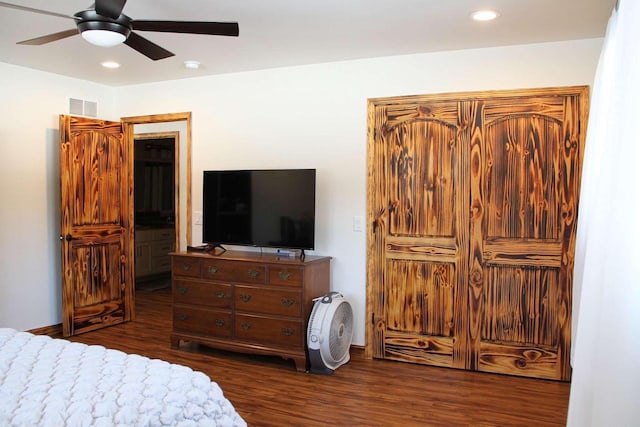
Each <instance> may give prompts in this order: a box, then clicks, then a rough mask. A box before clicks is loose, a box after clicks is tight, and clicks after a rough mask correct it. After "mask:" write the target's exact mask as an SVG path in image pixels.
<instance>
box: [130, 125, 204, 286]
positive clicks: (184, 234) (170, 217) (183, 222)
mask: <svg viewBox="0 0 640 427" xmlns="http://www.w3.org/2000/svg"><path fill="white" fill-rule="evenodd" d="M122 123H123V127H124V133H125V138H126V141H128V144H127V146H128V147H129V154H130V156H129V158H130V164H131V168H132V170H133V169H134V167H135V166H134V164H135V161H136V152H135V148H136V140H145V139H146V142H147V143H148V144H154V145H157V144H160V145H162V144H166V143H167V142H166V140H167V139H173V168H174V169H173V170H174V173H173V185H174V187H173V188H174V191H173V192H172V193H170V194H172V195H173V213H172V214H171V213H170V209H160V210H161V211H162V212H160V213H159V214H158V215H150V218H149V217H147V218H145V219H143V222H145V221H146V222H147V225H153V224H148V223H149V222H154V221H156V224H155V225H157V221H165V223H164V224H163V225H167V224H168V223H169V222H173V224H170V225H172V227H169V228H170V233H168V232H167V231H166V230H164V232H161V233H162V235H161V236H155V237H156V238H157V239H156V241H158V239H159V240H164V243H163V244H158V245H155V246H156V247H157V249H156V250H157V251H158V250H159V251H160V253H159V252H155V253H156V254H157V255H158V258H157V260H156V261H155V262H157V263H164V262H167V259H168V257H167V256H166V255H164V256H163V255H162V253H163V252H165V247H166V246H170V247H171V250H169V251H167V252H170V251H173V250H185V249H186V246H187V245H190V244H191V240H192V236H191V234H192V232H191V230H192V223H191V113H189V112H187V113H172V114H158V115H149V116H135V117H124V118H122ZM153 140H162V141H163V142H158V141H153ZM145 148H146V144H144V142H143V148H142V149H143V150H144V149H145ZM148 148H149V149H153V148H152V147H148ZM156 148H161V147H156ZM139 150H140V149H139ZM157 151H158V152H157V154H156V156H159V157H160V160H162V156H164V157H167V156H171V154H169V152H168V150H160V149H159V150H157ZM158 170H160V169H158ZM156 173H162V172H156ZM164 173H165V174H166V172H164ZM134 181H135V179H134V174H131V185H132V186H133V189H134V194H135V192H136V191H135V190H136V188H135V187H136V183H135V182H134ZM151 202H153V201H151ZM156 203H158V201H156ZM166 203H167V199H166V198H165V199H164V200H163V202H162V205H161V207H166V206H167V205H166ZM136 205H137V204H136V203H135V201H134V203H132V208H131V211H130V221H131V224H136V219H137V220H138V222H140V219H142V217H141V216H138V217H137V218H136V208H135V206H136ZM137 228H139V229H140V228H141V227H137ZM136 231H137V230H135V228H134V227H132V229H131V239H132V246H134V247H135V256H134V259H135V261H134V271H135V277H136V279H137V278H139V277H140V276H141V274H142V275H143V276H147V275H148V272H149V270H148V269H147V266H148V264H143V262H140V264H139V261H140V260H141V259H145V260H149V259H153V257H154V255H153V252H149V253H150V254H151V255H150V257H151V258H147V255H145V254H141V253H139V252H138V251H139V250H140V251H144V250H147V251H151V249H152V247H153V246H154V245H153V244H152V245H148V246H147V245H146V244H145V245H142V243H144V240H145V239H146V238H148V237H149V236H142V237H141V238H140V239H139V238H138V237H140V235H139V234H138V235H137V236H136V234H137V233H136ZM140 231H142V230H140ZM150 234H153V233H150ZM167 234H168V235H167ZM140 246H141V247H142V248H140V249H139V247H140ZM158 248H159V249H158ZM144 262H145V263H146V261H144ZM138 264H139V265H138ZM165 268H167V267H165ZM138 270H141V272H142V273H140V272H139V271H138ZM168 273H169V274H170V267H168ZM149 277H151V276H149ZM136 282H137V280H136Z"/></svg>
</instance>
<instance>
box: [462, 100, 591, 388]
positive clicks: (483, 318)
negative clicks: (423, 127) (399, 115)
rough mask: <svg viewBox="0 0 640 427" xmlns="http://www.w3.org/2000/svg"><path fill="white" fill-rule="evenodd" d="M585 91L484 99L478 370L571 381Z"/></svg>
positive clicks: (474, 199)
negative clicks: (574, 284) (572, 317)
mask: <svg viewBox="0 0 640 427" xmlns="http://www.w3.org/2000/svg"><path fill="white" fill-rule="evenodd" d="M586 98H587V93H586V89H585V88H580V89H577V90H573V91H572V93H567V91H563V90H559V91H550V90H545V91H541V92H537V93H533V94H525V95H522V96H515V97H507V98H501V99H499V100H498V99H496V100H487V101H484V102H481V103H480V106H479V108H480V109H481V110H482V117H483V120H482V134H481V136H480V137H479V138H476V139H473V140H472V144H471V147H470V150H471V153H472V154H471V163H472V164H474V165H477V167H475V168H471V170H472V174H471V206H480V207H482V209H478V210H477V211H476V213H475V214H474V215H473V216H472V221H471V224H470V225H471V250H470V255H469V256H470V266H471V270H470V276H469V277H470V280H469V286H470V288H469V300H470V301H469V302H470V304H469V322H470V325H471V327H470V328H469V334H470V347H469V348H470V349H471V351H472V352H473V354H472V355H471V357H470V362H471V368H472V369H474V370H479V371H488V372H500V373H509V374H518V375H523V376H531V377H539V378H552V379H561V380H569V379H570V376H571V369H570V365H569V354H570V346H571V289H572V285H573V282H572V272H573V262H574V249H575V232H576V215H577V212H578V193H579V185H580V167H581V163H582V151H583V141H584V134H583V133H582V134H581V132H584V131H585V129H586V109H587V106H586Z"/></svg>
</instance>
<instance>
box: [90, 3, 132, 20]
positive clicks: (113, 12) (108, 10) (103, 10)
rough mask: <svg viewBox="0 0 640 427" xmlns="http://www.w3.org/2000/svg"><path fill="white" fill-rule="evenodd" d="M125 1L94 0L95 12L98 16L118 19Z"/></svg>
mask: <svg viewBox="0 0 640 427" xmlns="http://www.w3.org/2000/svg"><path fill="white" fill-rule="evenodd" d="M126 2H127V0H96V2H95V3H94V4H95V9H94V10H95V11H96V13H97V14H98V15H102V16H106V17H107V18H111V19H118V17H119V16H120V15H121V14H122V9H123V8H124V5H125V3H126Z"/></svg>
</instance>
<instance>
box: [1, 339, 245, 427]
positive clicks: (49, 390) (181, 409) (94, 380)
mask: <svg viewBox="0 0 640 427" xmlns="http://www.w3.org/2000/svg"><path fill="white" fill-rule="evenodd" d="M161 425H175V426H246V423H245V422H244V420H242V418H241V417H240V416H239V415H238V413H237V412H236V411H235V409H234V408H233V406H232V405H231V403H230V402H229V401H228V400H227V399H226V398H225V397H224V395H223V393H222V390H221V389H220V387H219V386H218V385H217V384H216V383H214V382H212V381H211V380H210V379H209V377H207V376H206V375H205V374H203V373H202V372H196V371H193V370H191V369H190V368H188V367H186V366H181V365H176V364H172V363H168V362H165V361H162V360H157V359H149V358H146V357H142V356H139V355H133V354H126V353H123V352H121V351H117V350H109V349H106V348H104V347H102V346H96V345H92V346H89V345H85V344H80V343H73V342H70V341H67V340H62V339H52V338H50V337H47V336H36V335H32V334H29V333H26V332H17V331H15V330H13V329H6V328H0V426H3V427H4V426H52V427H53V426H55V427H60V426H161Z"/></svg>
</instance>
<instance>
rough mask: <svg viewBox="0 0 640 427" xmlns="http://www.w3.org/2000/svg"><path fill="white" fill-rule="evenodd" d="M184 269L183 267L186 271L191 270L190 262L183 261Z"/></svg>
mask: <svg viewBox="0 0 640 427" xmlns="http://www.w3.org/2000/svg"><path fill="white" fill-rule="evenodd" d="M182 269H183V270H184V271H189V270H191V265H190V264H185V263H182Z"/></svg>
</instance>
